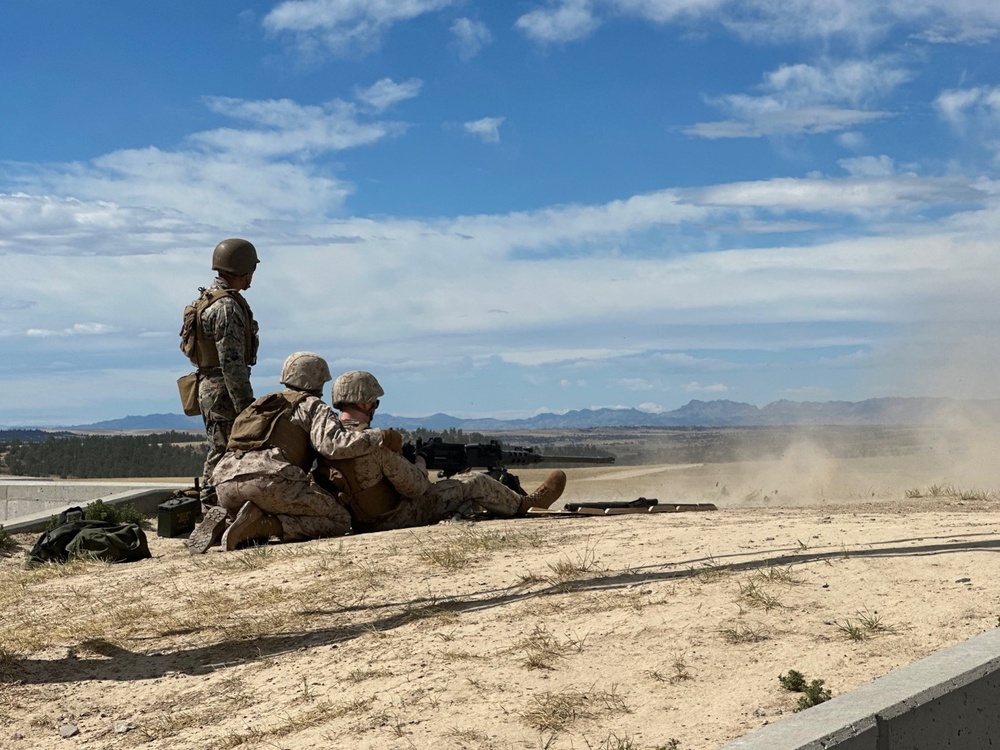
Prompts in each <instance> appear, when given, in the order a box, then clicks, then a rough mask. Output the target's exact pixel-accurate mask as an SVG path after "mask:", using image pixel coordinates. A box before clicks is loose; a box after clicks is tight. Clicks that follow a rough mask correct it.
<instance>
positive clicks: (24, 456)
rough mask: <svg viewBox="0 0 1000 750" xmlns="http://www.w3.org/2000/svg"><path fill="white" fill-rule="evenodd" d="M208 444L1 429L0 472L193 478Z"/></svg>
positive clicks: (165, 435) (473, 436) (510, 440)
mask: <svg viewBox="0 0 1000 750" xmlns="http://www.w3.org/2000/svg"><path fill="white" fill-rule="evenodd" d="M399 432H400V433H401V435H402V436H403V441H404V442H412V443H416V442H417V441H424V442H426V441H429V440H432V439H434V438H441V439H442V440H443V441H444V442H446V443H463V444H468V443H488V442H490V440H497V439H498V438H497V436H495V435H494V436H490V435H485V434H483V433H481V432H464V431H463V430H460V429H456V428H454V427H452V428H450V429H447V430H441V431H435V430H426V429H423V428H420V429H416V430H399ZM499 442H501V443H503V444H504V445H512V446H518V447H532V445H531V442H532V441H530V440H524V441H522V440H521V439H520V438H519V437H518V436H504V437H503V439H500V440H499ZM207 451H208V443H207V442H206V441H205V438H204V436H203V435H197V434H192V433H187V432H175V431H171V432H161V433H155V434H150V435H77V434H74V433H67V432H60V433H52V432H45V431H43V430H0V472H2V473H4V474H12V475H18V476H34V477H59V478H61V479H95V478H101V477H122V478H136V477H194V476H198V475H200V474H201V471H202V468H203V465H204V462H205V455H206V453H207ZM539 452H540V453H542V454H543V455H548V456H560V455H563V456H566V455H568V456H600V455H608V453H607V451H606V450H601V449H600V448H598V447H597V446H596V445H592V444H587V443H569V444H565V445H552V444H550V445H545V446H544V447H543V448H542V449H541V450H539Z"/></svg>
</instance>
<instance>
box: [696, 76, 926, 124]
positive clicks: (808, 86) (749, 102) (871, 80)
mask: <svg viewBox="0 0 1000 750" xmlns="http://www.w3.org/2000/svg"><path fill="white" fill-rule="evenodd" d="M911 77H912V74H911V73H910V71H908V70H906V69H905V68H903V67H901V66H899V65H898V64H897V63H896V62H895V61H894V60H892V59H890V58H880V59H878V60H846V61H839V62H834V61H824V62H822V63H821V64H819V65H805V64H796V65H784V66H781V67H780V68H777V69H776V70H773V71H771V72H769V73H767V74H766V75H765V76H764V81H763V82H762V83H761V85H760V86H759V87H758V88H759V89H760V91H761V92H762V93H761V94H759V95H756V96H752V95H748V94H728V95H726V96H721V97H717V98H709V99H708V100H707V101H708V102H709V103H710V104H713V105H715V106H717V107H718V108H720V109H721V110H723V111H724V112H725V113H726V114H728V115H730V119H727V120H723V121H720V122H705V123H698V124H696V125H693V126H691V127H689V128H686V129H684V132H685V133H687V134H688V135H693V136H696V137H699V138H709V139H715V138H756V137H760V136H765V135H788V134H814V133H826V132H831V131H836V130H845V129H849V128H854V127H857V126H859V125H864V124H867V123H871V122H875V121H878V120H882V119H885V118H887V117H891V116H892V114H891V113H890V112H885V111H881V110H878V109H869V108H867V107H866V106H865V105H867V104H868V103H869V102H871V101H873V100H878V99H879V98H881V97H884V96H886V95H887V94H889V93H891V92H892V91H893V90H894V89H896V88H897V87H898V86H900V85H901V84H903V83H905V82H906V81H908V80H909V79H910V78H911Z"/></svg>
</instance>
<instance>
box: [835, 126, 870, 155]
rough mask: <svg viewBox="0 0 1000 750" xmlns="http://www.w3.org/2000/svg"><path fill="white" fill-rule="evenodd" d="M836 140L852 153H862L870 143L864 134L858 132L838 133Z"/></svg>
mask: <svg viewBox="0 0 1000 750" xmlns="http://www.w3.org/2000/svg"><path fill="white" fill-rule="evenodd" d="M835 140H836V141H837V143H839V144H840V145H841V146H842V147H844V148H846V149H848V150H850V151H860V150H861V149H863V148H864V147H865V146H866V145H867V143H868V139H867V138H865V135H864V133H859V132H857V131H856V130H852V131H848V132H846V133H838V134H837V136H836V139H835Z"/></svg>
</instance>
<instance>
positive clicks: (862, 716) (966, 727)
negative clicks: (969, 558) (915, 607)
mask: <svg viewBox="0 0 1000 750" xmlns="http://www.w3.org/2000/svg"><path fill="white" fill-rule="evenodd" d="M998 706H1000V628H998V629H996V630H991V631H989V632H986V633H983V634H982V635H978V636H976V637H974V638H971V639H969V640H967V641H965V642H963V643H959V644H958V645H956V646H952V647H951V648H948V649H945V650H944V651H939V652H938V653H936V654H932V655H931V656H928V657H927V658H925V659H921V660H920V661H918V662H915V663H913V664H910V665H908V666H906V667H903V668H901V669H898V670H896V671H895V672H892V673H890V674H888V675H886V676H885V677H882V678H880V679H878V680H875V681H874V682H871V683H869V684H867V685H863V686H862V687H860V688H858V689H856V690H852V691H851V692H849V693H845V694H844V695H840V696H837V697H835V698H833V699H832V700H830V701H827V702H826V703H822V704H820V705H818V706H814V707H813V708H810V709H807V710H805V711H802V712H801V713H797V714H794V715H793V716H791V717H789V718H788V719H785V720H783V721H780V722H778V723H776V724H772V725H770V726H767V727H764V728H763V729H761V730H759V731H756V732H753V733H752V734H748V735H746V736H745V737H741V738H740V739H738V740H734V741H732V742H730V743H728V744H727V745H724V746H723V748H722V749H721V750H944V749H945V748H951V749H953V750H981V749H982V748H1000V709H998Z"/></svg>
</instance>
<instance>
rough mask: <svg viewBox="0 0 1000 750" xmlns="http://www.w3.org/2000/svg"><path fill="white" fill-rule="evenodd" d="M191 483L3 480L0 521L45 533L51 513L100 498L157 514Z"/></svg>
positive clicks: (23, 531) (17, 531) (18, 528)
mask: <svg viewBox="0 0 1000 750" xmlns="http://www.w3.org/2000/svg"><path fill="white" fill-rule="evenodd" d="M188 486H190V485H187V484H156V483H150V482H61V481H46V480H42V479H36V480H20V479H4V480H0V524H2V525H3V527H4V528H5V529H6V530H7V531H8V532H10V533H11V534H26V533H34V532H38V533H41V532H42V531H44V530H45V526H46V524H47V523H48V520H49V517H50V516H53V515H55V514H58V513H59V512H60V511H63V510H65V509H66V508H68V507H71V506H74V505H79V506H84V505H87V503H90V502H92V501H94V500H97V499H100V500H102V501H104V502H105V503H109V504H112V505H114V504H120V503H131V504H132V505H134V506H135V507H136V509H137V510H139V511H140V512H142V513H147V514H150V515H154V514H155V513H156V506H157V505H159V504H160V503H162V502H163V501H165V500H167V499H169V498H170V496H171V495H172V494H173V492H174V490H176V489H180V488H184V487H188Z"/></svg>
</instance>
